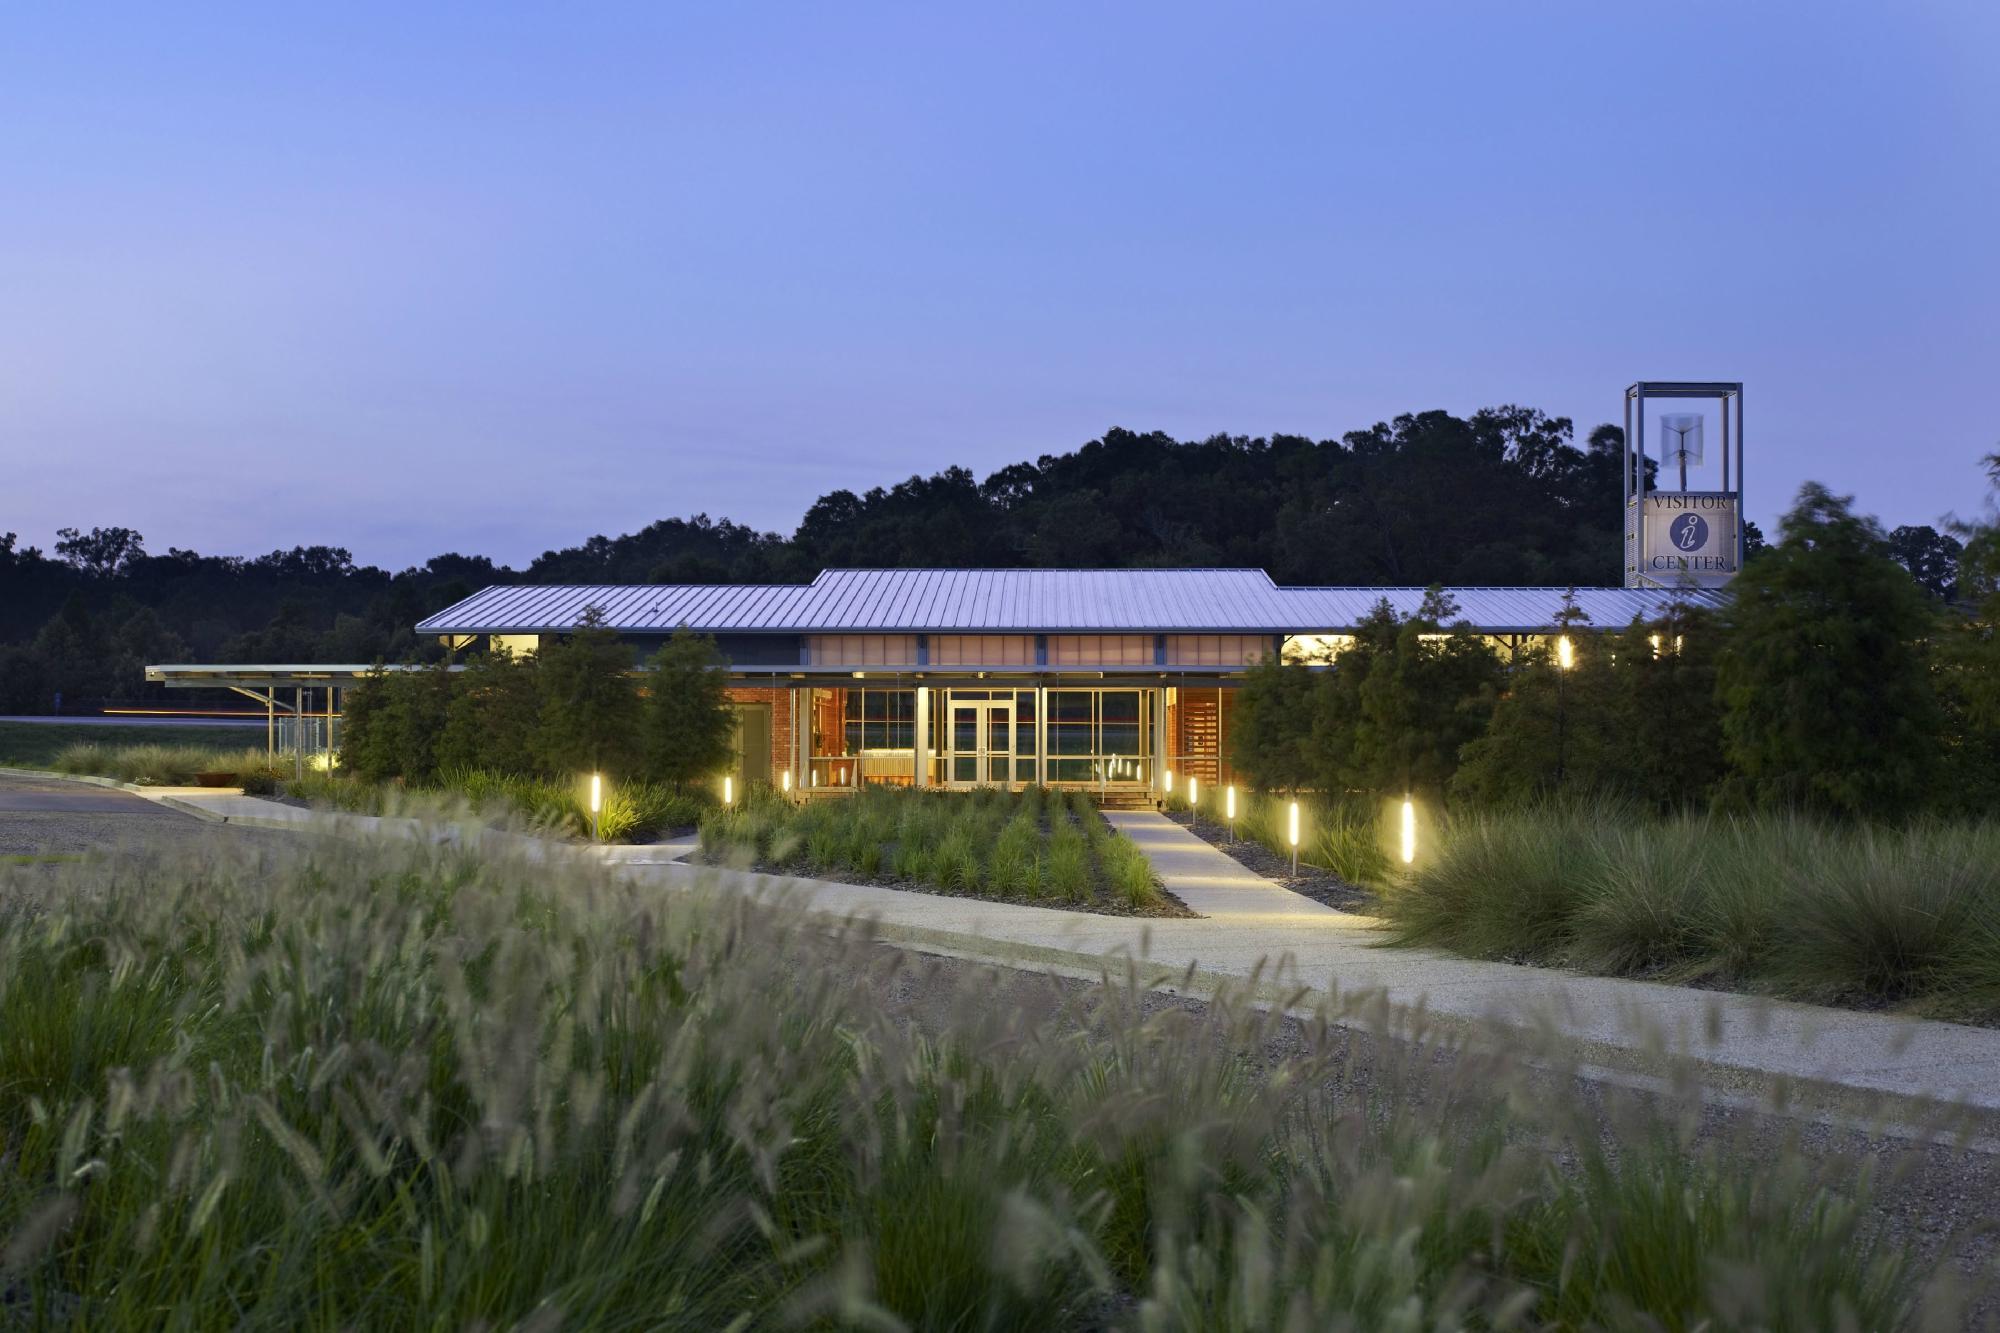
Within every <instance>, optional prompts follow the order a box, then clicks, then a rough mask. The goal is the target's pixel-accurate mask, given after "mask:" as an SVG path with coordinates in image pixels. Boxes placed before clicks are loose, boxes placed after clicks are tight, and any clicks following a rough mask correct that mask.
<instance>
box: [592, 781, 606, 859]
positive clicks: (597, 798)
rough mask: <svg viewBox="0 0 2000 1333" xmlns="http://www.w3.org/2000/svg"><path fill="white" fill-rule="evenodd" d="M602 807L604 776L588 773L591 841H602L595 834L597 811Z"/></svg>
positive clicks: (597, 824) (597, 825)
mask: <svg viewBox="0 0 2000 1333" xmlns="http://www.w3.org/2000/svg"><path fill="white" fill-rule="evenodd" d="M602 809H604V778H603V775H601V774H598V773H592V774H591V775H590V840H591V841H592V842H602V841H603V839H602V838H600V837H598V834H597V830H598V828H599V822H598V812H599V811H601V810H602Z"/></svg>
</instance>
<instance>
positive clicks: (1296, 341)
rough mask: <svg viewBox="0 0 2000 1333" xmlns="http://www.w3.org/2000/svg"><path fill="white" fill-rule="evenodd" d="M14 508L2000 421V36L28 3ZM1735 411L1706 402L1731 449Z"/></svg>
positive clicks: (8, 483)
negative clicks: (1510, 426) (1416, 441)
mask: <svg viewBox="0 0 2000 1333" xmlns="http://www.w3.org/2000/svg"><path fill="white" fill-rule="evenodd" d="M0 60H4V66H0V69H4V74H0V172H3V173H4V175H0V531H9V530H12V531H18V532H19V533H20V534H21V537H22V539H23V541H24V542H33V543H36V544H39V545H42V546H44V547H46V546H48V545H49V544H50V543H52V541H53V540H54V532H55V529H56V528H58V527H60V526H65V525H74V526H78V527H86V528H87V527H90V526H93V525H108V524H123V525H126V526H130V527H135V528H137V529H139V530H140V531H142V532H143V533H144V534H145V536H146V539H147V545H148V548H149V549H151V550H153V551H156V552H158V551H164V550H165V549H166V548H167V547H169V546H184V547H194V548H197V549H199V550H202V551H204V552H219V553H238V554H253V553H258V552H262V551H268V550H270V549H272V548H274V547H280V546H284V547H289V546H292V545H296V544H301V543H326V544H331V545H340V546H346V547H349V548H350V549H351V550H352V551H353V552H354V554H355V556H356V558H357V559H360V560H363V561H367V562H372V563H377V564H383V565H388V566H391V567H399V566H402V565H405V564H409V563H413V562H417V561H421V560H422V559H424V558H425V557H427V556H429V555H432V554H435V553H437V552H441V551H447V550H458V551H462V552H466V553H484V554H488V555H492V556H493V557H495V558H496V559H502V560H506V561H509V562H513V563H516V564H519V563H522V562H525V561H526V560H528V559H531V558H532V557H533V556H535V555H536V554H538V553H539V552H541V551H542V550H544V549H546V548H548V547H551V546H560V545H569V544H572V543H575V542H577V541H580V540H582V539H583V538H585V537H587V536H589V535H590V534H592V533H599V532H602V533H618V532H624V531H630V530H632V529H635V528H638V527H641V526H643V525H644V524H646V523H647V522H649V521H651V520H653V519H656V518H662V517H668V516H675V515H688V514H693V513H696V512H699V511H706V512H707V513H709V514H711V515H713V516H717V517H721V516H729V517H732V518H736V519H739V520H742V521H746V522H750V523H753V524H755V525H757V526H759V527H767V528H772V529H777V530H780V531H784V532H790V530H791V529H792V528H793V526H794V525H795V524H796V522H797V520H798V519H799V517H800V515H801V514H802V513H803V511H804V509H805V507H806V506H807V505H808V504H810V503H811V501H812V500H813V499H814V498H815V497H817V496H818V495H819V494H821V493H822V492H824V491H827V490H829V489H833V488H835V487H842V486H845V487H849V488H852V489H855V490H857V491H858V490H862V489H865V488H867V487H869V486H873V485H886V484H890V483H893V482H895V481H897V480H899V479H901V478H903V477H905V476H908V475H909V474H911V473H912V472H930V471H935V470H937V469H938V468H941V467H943V466H945V465H947V464H951V463H961V464H964V465H966V466H968V467H970V468H972V469H973V470H974V471H975V472H977V473H979V474H980V475H981V476H984V475H985V474H986V473H987V472H989V471H991V470H992V469H994V468H997V467H999V466H1001V465H1003V464H1006V463H1009V462H1014V461H1017V460H1020V459H1024V458H1033V457H1035V456H1036V455H1038V454H1041V453H1047V452H1059V451H1062V450H1066V449H1071V448H1074V447H1076V446H1077V445H1080V444H1082V443H1084V442H1085V441H1087V440H1090V439H1092V438H1094V437H1096V436H1098V435H1100V434H1102V433H1103V432H1104V431H1105V430H1106V429H1107V428H1109V427H1112V426H1115V425H1116V426H1126V427H1129V428H1132V429H1135V430H1151V429H1160V430H1165V431H1168V432H1170V433H1172V434H1174V435H1176V436H1179V437H1182V438H1199V437H1202V436H1206V435H1209V434H1212V433H1214V432H1219V431H1228V432H1233V433H1244V434H1268V433H1271V432H1276V431H1285V432H1293V433H1298V434H1306V435H1311V436H1315V437H1329V436H1338V435H1340V434H1342V433H1344V432H1346V431H1348V430H1352V429H1357V428H1361V427H1365V426H1367V425H1369V424H1371V423H1372V422H1375V421H1378V420H1382V419H1385V418H1387V417H1390V416H1393V415H1395V414H1397V413H1400V412H1404V411H1415V410H1422V409H1426V408H1433V407H1437V408H1444V409H1448V410H1451V411H1454V412H1468V411H1471V410H1473V409H1475V408H1478V407H1480V406H1484V405H1491V404H1498V403H1507V402H1517V403H1523V404H1528V405H1532V406H1536V407H1540V408H1542V409H1544V410H1546V411H1549V412H1551V413H1556V414H1560V415H1566V416H1570V417H1573V418H1574V419H1575V420H1576V423H1577V426H1578V434H1579V437H1581V435H1582V434H1583V433H1585V432H1587V431H1588V430H1589V428H1590V427H1591V426H1592V425H1594V424H1596V423H1598V422H1601V421H1608V420H1614V419H1616V418H1617V416H1618V414H1619V411H1620V402H1621V391H1622V389H1623V387H1624V385H1625V384H1626V383H1627V382H1629V381H1631V380H1634V379H1641V378H1659V379H1668V378H1717V379H1740V380H1743V381H1745V383H1746V384H1747V392H1746V402H1747V409H1748V410H1747V425H1748V443H1749V457H1748V468H1747V471H1748V481H1749V509H1750V512H1751V514H1752V516H1753V517H1755V518H1757V519H1758V520H1759V521H1760V522H1762V523H1764V525H1765V526H1766V528H1767V530H1768V529H1769V528H1770V527H1771V526H1772V520H1773V518H1774V516H1775V515H1776V513H1777V512H1778V511H1779V510H1780V509H1781V508H1782V507H1783V505H1784V503H1785V501H1786V500H1788V499H1789V497H1790V495H1791V493H1792V492H1793V491H1794V490H1795V489H1796V488H1797V486H1798V484H1799V483H1800V482H1801V481H1802V480H1804V479H1806V478H1808V477H1811V478H1817V479H1820V480H1823V481H1825V482H1826V483H1828V484H1829V485H1831V486H1833V487H1834V488H1836V489H1838V490H1842V491H1849V492H1854V493H1856V494H1857V495H1858V497H1859V501H1860V504H1861V507H1862V508H1864V509H1865V510H1868V511H1870V512H1874V513H1877V514H1879V515H1881V517H1882V518H1883V520H1884V521H1885V522H1886V523H1888V524H1890V525H1892V526H1893V525H1894V524H1897V523H1922V522H1935V521H1937V520H1938V519H1939V518H1940V517H1941V516H1942V515H1944V514H1945V513H1946V512H1947V511H1950V510H1954V509H1956V510H1958V511H1959V512H1961V513H1965V514H1971V513H1974V512H1976V511H1978V509H1979V508H1980V506H1981V504H1982V481H1981V473H1980V470H1979V468H1978V465H1977V459H1978V457H1979V455H1981V454H1984V453H1987V452H1990V451H1992V450H1994V449H1995V448H2000V411H1996V406H2000V243H1996V240H1995V238H1996V236H2000V5H1995V4H1992V3H1990V2H1989V3H1966V4H1956V5H1953V4H1911V3H1897V4H1888V3H1883V4H1879V5H1866V6H1860V5H1843V4H1834V3H1826V2H1824V0H1821V2H1819V3H1812V4H1795V5H1794V4H1783V5H1780V4H1761V3H1758V4H1744V3H1741V2H1740V0H1738V2H1737V3H1730V4H1715V5H1705V4H1686V3H1675V4H1662V5H1654V6H1641V5H1632V4H1603V3H1601V0H1600V3H1592V4H1540V3H1535V4H1513V5H1500V4H1489V3H1478V4H1472V3H1467V4H1463V5H1441V4H1424V5H1393V6H1392V5H1367V6H1361V5H1334V4H1324V3H1321V4H1312V5H1299V6H1271V5H1254V6H1245V5H1216V4H1191V5H1163V4H1156V3H1149V4H1133V5H1107V4H1081V5H1079V4H1064V5H1004V6H1002V5H986V6H972V5H941V4H923V5H909V6H904V7H888V6H880V5H872V4H870V5H797V6H782V5H757V6H725V5H700V6H694V5H689V6H668V5H664V4H647V5H635V6H632V7H630V8H625V9H615V8H612V7H609V6H597V5H564V6H544V5H534V6H500V5H466V6H462V7H457V8H452V9H447V8H446V7H443V6H430V5H414V6H413V5H396V6H390V5H362V4H352V5H339V6H319V7H311V9H310V10H308V8H307V7H301V6H289V5H243V6H241V7H239V8H237V9H235V10H234V11H233V12H230V13H226V14H225V13H224V11H223V10H222V8H221V7H219V6H216V7H210V6H201V7H196V8H190V7H185V6H163V5H145V6H140V5H132V6H129V7H112V6H97V7H90V8H88V9H86V8H84V7H77V6H33V7H16V8H14V9H13V10H11V11H10V12H9V14H8V15H7V17H6V18H5V20H3V21H0ZM1712 429H1713V427H1712V425H1711V430H1712Z"/></svg>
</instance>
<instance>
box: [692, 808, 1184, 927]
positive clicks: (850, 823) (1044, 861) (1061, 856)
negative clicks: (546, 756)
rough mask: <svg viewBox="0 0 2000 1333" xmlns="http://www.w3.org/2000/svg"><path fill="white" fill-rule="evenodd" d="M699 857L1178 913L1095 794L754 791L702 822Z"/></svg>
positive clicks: (957, 889)
mask: <svg viewBox="0 0 2000 1333" xmlns="http://www.w3.org/2000/svg"><path fill="white" fill-rule="evenodd" d="M701 846H702V858H703V859H704V860H706V861H708V862H710V863H713V864H721V865H731V866H735V867H738V868H741V869H761V870H765V871H788V872H793V873H798V874H807V875H812V876H815V877H820V878H827V879H840V878H843V877H844V878H846V879H848V880H854V881H860V882H863V883H881V882H887V883H890V884H892V885H895V886H898V887H906V888H923V889H930V890H933V891H939V890H941V891H944V892H949V893H955V894H981V895H984V896H987V897H996V898H1007V899H1015V900H1019V901H1025V902H1039V901H1045V900H1047V899H1049V898H1051V897H1053V898H1059V899H1061V900H1062V901H1064V902H1066V903H1071V904H1075V905H1078V906H1084V907H1089V908H1092V909H1094V910H1105V911H1116V912H1125V911H1146V912H1160V911H1162V910H1168V911H1183V910H1185V909H1182V908H1179V907H1178V906H1177V905H1173V904H1170V903H1169V901H1168V899H1167V898H1166V896H1165V894H1164V893H1162V892H1161V890H1160V888H1159V882H1158V880H1157V879H1156V878H1155V877H1154V876H1153V874H1152V867H1151V863H1150V862H1149V861H1148V860H1147V858H1146V856H1145V854H1144V853H1143V852H1141V851H1140V850H1139V849H1138V847H1136V846H1135V845H1134V844H1133V843H1132V842H1131V841H1130V840H1129V839H1127V838H1125V837H1123V836H1122V835H1120V834H1119V833H1117V832H1116V831H1115V830H1114V829H1113V828H1112V827H1111V826H1110V825H1109V824H1108V823H1107V822H1106V821H1105V819H1104V817H1103V816H1102V815H1101V814H1100V813H1099V812H1098V810H1097V806H1096V803H1095V802H1094V801H1093V800H1092V799H1091V797H1090V794H1089V793H1088V792H1051V791H1048V790H1046V789H1044V788H1039V787H1030V788H1026V789H1024V790H1022V791H1019V792H1009V791H1006V790H1004V789H1001V788H997V787H993V788H982V789H980V790H978V791H974V792H951V791H922V790H912V789H909V788H897V787H887V786H881V787H866V788H863V789H862V790H860V791H857V792H854V793H852V794H847V795H841V796H839V797H824V798H819V799H811V800H805V801H799V802H794V801H789V800H779V799H776V798H768V799H767V798H762V797H760V798H758V799H756V800H753V801H751V802H748V803H746V805H745V807H744V808H743V809H742V810H741V811H739V812H732V813H727V814H719V815H712V816H710V818H709V819H708V820H707V821H706V822H705V823H704V824H703V827H702V840H701Z"/></svg>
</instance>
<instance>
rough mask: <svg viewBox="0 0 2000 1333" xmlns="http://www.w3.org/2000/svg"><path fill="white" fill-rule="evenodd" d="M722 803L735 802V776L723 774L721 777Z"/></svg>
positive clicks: (731, 803)
mask: <svg viewBox="0 0 2000 1333" xmlns="http://www.w3.org/2000/svg"><path fill="white" fill-rule="evenodd" d="M722 803H723V804H724V805H734V804H735V803H736V779H735V778H732V777H727V776H725V777H724V778H723V779H722Z"/></svg>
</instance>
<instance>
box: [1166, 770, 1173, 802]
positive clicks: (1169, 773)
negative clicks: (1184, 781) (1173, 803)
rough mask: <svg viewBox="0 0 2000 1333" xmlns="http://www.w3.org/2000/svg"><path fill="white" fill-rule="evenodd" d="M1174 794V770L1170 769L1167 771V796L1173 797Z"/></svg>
mask: <svg viewBox="0 0 2000 1333" xmlns="http://www.w3.org/2000/svg"><path fill="white" fill-rule="evenodd" d="M1173 794H1174V770H1172V769H1171V768H1170V769H1168V770H1167V795H1169V796H1172V795H1173Z"/></svg>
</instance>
